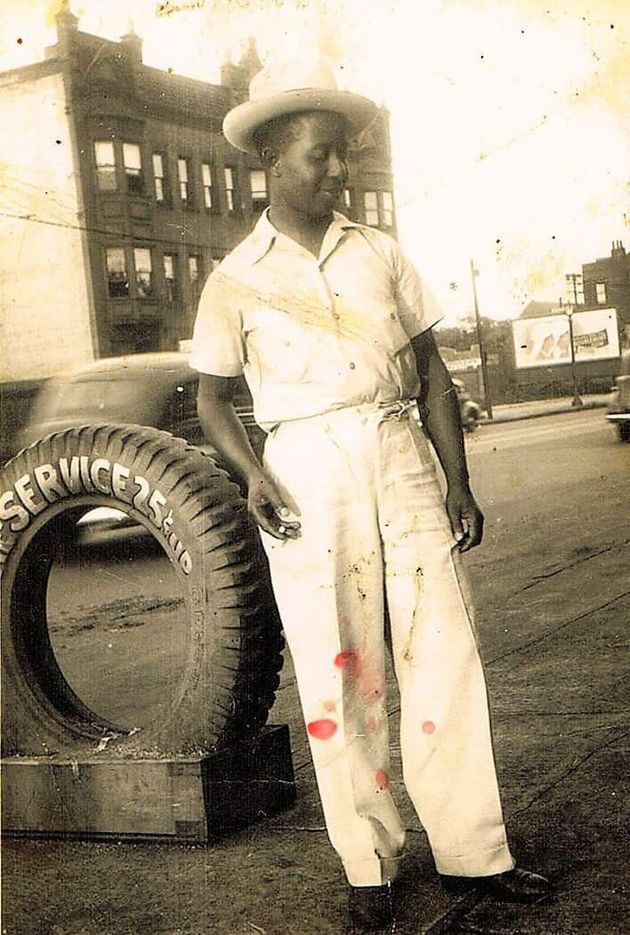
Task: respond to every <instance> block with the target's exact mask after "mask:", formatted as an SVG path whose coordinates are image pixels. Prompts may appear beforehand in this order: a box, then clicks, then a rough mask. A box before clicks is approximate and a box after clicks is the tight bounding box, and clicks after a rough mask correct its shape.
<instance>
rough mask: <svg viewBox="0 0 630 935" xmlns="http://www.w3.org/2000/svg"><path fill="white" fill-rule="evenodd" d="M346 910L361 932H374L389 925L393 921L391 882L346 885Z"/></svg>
mask: <svg viewBox="0 0 630 935" xmlns="http://www.w3.org/2000/svg"><path fill="white" fill-rule="evenodd" d="M348 912H349V914H350V918H351V919H352V921H353V922H354V923H355V925H356V926H357V928H359V930H360V931H362V932H374V931H378V929H382V928H384V927H385V926H387V925H391V924H392V923H393V921H394V894H393V889H392V884H391V883H386V884H385V885H384V886H350V887H348Z"/></svg>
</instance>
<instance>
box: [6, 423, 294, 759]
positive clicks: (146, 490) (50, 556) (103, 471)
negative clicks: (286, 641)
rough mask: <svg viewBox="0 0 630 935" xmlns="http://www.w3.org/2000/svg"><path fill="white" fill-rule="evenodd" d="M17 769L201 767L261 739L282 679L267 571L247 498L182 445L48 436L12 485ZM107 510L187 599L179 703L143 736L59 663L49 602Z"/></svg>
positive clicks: (9, 717) (9, 601) (22, 461)
mask: <svg viewBox="0 0 630 935" xmlns="http://www.w3.org/2000/svg"><path fill="white" fill-rule="evenodd" d="M0 482H1V486H0V562H1V563H2V564H1V571H2V576H1V582H0V589H1V598H2V668H3V693H4V698H3V701H4V711H5V717H4V726H3V751H4V753H5V755H17V754H23V755H37V754H39V755H41V754H46V753H51V752H56V753H60V754H64V753H66V754H68V753H72V754H76V753H77V752H78V751H79V750H81V749H91V750H93V749H94V747H95V745H97V746H98V744H99V742H102V740H103V738H105V737H107V738H108V741H107V743H108V746H107V750H108V753H112V752H114V751H115V752H116V753H120V754H121V755H125V754H130V753H131V752H132V751H133V752H134V753H136V754H138V753H140V752H143V751H160V752H164V753H169V754H170V753H192V752H195V753H199V752H210V751H212V750H216V749H220V748H222V747H224V746H225V745H226V744H228V743H230V742H232V741H234V740H238V739H242V738H245V737H247V736H249V735H251V734H253V733H254V732H256V731H257V730H258V729H259V728H260V727H261V726H262V725H263V724H264V723H265V721H266V719H267V715H268V711H269V709H270V707H271V705H272V704H273V700H274V691H275V689H276V688H277V686H278V682H279V676H278V673H279V671H280V668H281V665H282V657H281V655H280V650H281V649H282V646H283V641H282V636H281V632H280V623H279V618H278V615H277V611H276V608H275V603H274V601H273V598H272V594H271V588H270V584H269V578H268V571H267V566H266V561H265V559H264V556H263V553H262V549H261V547H260V543H259V540H258V535H257V532H256V530H255V528H254V527H253V525H252V523H251V521H250V519H249V517H248V514H247V509H246V504H245V502H244V500H243V499H242V497H241V496H240V494H239V490H238V488H237V486H236V484H234V483H232V482H231V481H230V480H229V479H228V477H227V475H226V474H225V472H223V471H221V470H220V469H219V468H218V467H217V466H216V465H215V463H214V461H213V460H212V459H211V458H209V457H207V456H205V455H203V454H202V453H201V452H200V451H199V450H198V449H196V448H193V447H191V446H190V445H188V443H187V442H185V441H184V440H183V439H180V438H174V437H172V436H171V435H169V434H167V433H166V432H160V431H157V430H155V429H149V428H144V427H141V426H133V425H131V426H130V425H124V426H123V425H93V426H86V427H83V428H79V429H70V430H67V431H64V432H60V433H56V434H53V435H49V436H47V437H46V438H44V439H42V440H41V441H39V442H37V443H35V444H33V445H31V446H30V447H29V448H26V449H24V450H23V451H21V452H20V453H19V454H17V455H16V456H15V458H13V459H12V460H11V461H9V462H8V463H7V464H6V465H5V466H4V467H3V469H2V471H1V472H0ZM96 506H108V507H113V508H115V509H121V510H124V511H125V512H127V513H128V514H129V516H130V517H131V518H132V519H133V520H134V521H135V522H138V523H141V524H143V525H144V526H145V527H146V528H147V529H149V530H150V531H151V533H152V534H153V536H154V537H155V538H156V539H157V541H158V542H159V544H160V545H161V547H162V549H163V550H164V552H165V553H166V555H167V556H168V558H169V560H170V562H171V564H172V566H173V567H174V569H175V573H176V575H177V577H178V580H179V583H180V585H181V593H182V597H183V603H184V607H185V620H186V628H185V633H184V634H183V639H185V642H186V662H185V666H184V671H183V675H182V676H181V683H180V684H178V685H177V686H175V691H174V692H173V693H172V696H171V697H172V701H171V702H169V704H168V705H165V706H164V707H165V708H167V710H165V711H161V712H160V714H159V715H156V716H155V718H154V720H152V721H150V722H149V723H147V724H146V726H145V727H143V728H142V729H141V730H140V731H137V732H134V731H128V730H125V729H122V728H117V727H116V725H112V724H110V723H107V722H106V721H104V720H103V719H102V718H101V717H100V716H98V715H96V714H95V713H94V712H93V711H91V710H90V709H89V708H88V707H87V706H86V705H85V704H84V702H83V701H82V700H81V699H80V698H79V697H77V695H76V694H75V693H74V691H73V690H72V688H71V687H70V685H69V684H68V682H67V681H66V679H65V677H64V674H63V672H62V671H61V668H60V666H59V664H58V662H57V659H56V658H55V655H54V652H53V649H52V646H51V641H50V637H49V632H48V623H47V613H46V592H47V585H48V577H49V575H50V569H51V566H52V563H53V560H54V557H55V555H56V554H57V553H58V551H59V549H61V548H62V547H63V543H64V540H65V539H66V537H67V536H68V534H69V533H70V532H71V531H72V530H73V529H74V524H75V523H76V520H77V519H78V518H79V517H80V516H81V515H82V514H84V513H85V512H86V511H87V510H90V509H93V508H94V507H96Z"/></svg>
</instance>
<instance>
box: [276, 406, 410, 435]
mask: <svg viewBox="0 0 630 935" xmlns="http://www.w3.org/2000/svg"><path fill="white" fill-rule="evenodd" d="M417 406H418V403H417V400H415V399H395V400H389V402H386V403H376V402H374V403H357V404H356V405H353V406H340V407H339V409H330V410H328V411H327V412H318V413H316V414H314V415H312V416H304V417H303V418H300V419H283V421H282V422H276V423H266V424H265V425H263V426H262V428H264V430H265V431H266V432H267V433H268V434H271V433H272V432H274V431H275V430H276V429H277V428H280V426H282V425H300V424H302V425H303V424H306V423H308V422H310V421H311V420H318V419H335V418H344V416H348V417H350V416H352V414H355V415H364V416H365V415H374V416H377V417H378V421H379V422H386V421H387V422H389V421H394V422H400V421H401V419H408V418H409V417H410V415H411V416H413V414H414V413H417Z"/></svg>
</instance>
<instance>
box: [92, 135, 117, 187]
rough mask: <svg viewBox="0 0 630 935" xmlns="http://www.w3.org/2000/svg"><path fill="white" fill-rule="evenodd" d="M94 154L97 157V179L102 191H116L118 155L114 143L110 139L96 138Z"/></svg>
mask: <svg viewBox="0 0 630 935" xmlns="http://www.w3.org/2000/svg"><path fill="white" fill-rule="evenodd" d="M94 156H95V158H96V180H97V183H98V187H99V190H100V191H102V192H115V191H116V189H117V187H118V186H117V184H116V156H115V154H114V144H113V143H112V142H111V141H110V140H96V141H95V143H94Z"/></svg>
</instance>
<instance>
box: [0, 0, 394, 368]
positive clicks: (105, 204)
mask: <svg viewBox="0 0 630 935" xmlns="http://www.w3.org/2000/svg"><path fill="white" fill-rule="evenodd" d="M57 34H58V41H57V43H56V45H54V46H52V47H51V48H49V49H48V50H47V54H46V58H45V60H44V61H42V62H39V63H36V64H33V65H29V66H25V67H22V68H19V69H14V70H12V71H9V72H5V73H3V74H1V75H0V106H2V107H3V110H4V112H5V115H6V116H5V120H8V122H9V123H8V125H10V126H11V127H12V128H14V138H13V140H12V141H11V147H10V148H8V149H7V153H6V154H3V157H2V158H3V161H4V162H5V164H7V160H8V161H9V163H11V162H12V165H11V170H10V172H9V174H8V177H9V179H10V178H11V177H13V179H14V183H13V184H10V183H9V187H7V183H6V182H5V185H4V187H3V189H2V190H0V195H4V198H3V209H2V210H3V213H4V214H5V218H6V219H7V224H8V234H9V236H8V238H7V240H6V241H5V244H4V247H0V286H1V287H2V296H3V299H2V301H3V311H4V316H3V317H4V325H3V332H4V333H3V335H2V339H3V343H4V346H5V348H7V347H9V348H10V349H11V353H10V354H9V355H8V356H9V358H10V359H8V360H7V361H6V363H5V368H4V372H3V374H2V376H1V377H0V379H4V380H17V379H23V378H27V377H28V378H38V377H45V376H49V375H50V374H51V373H54V372H55V371H56V370H58V369H60V368H61V367H62V366H68V365H72V364H75V363H80V362H83V361H85V360H89V359H91V358H92V357H102V356H106V355H110V354H123V353H131V352H137V351H148V350H157V349H168V348H174V347H177V344H178V341H179V340H181V339H183V338H187V337H189V336H190V333H191V329H192V323H193V320H194V314H195V309H196V303H197V299H198V296H199V292H200V289H201V286H202V284H203V281H204V279H205V277H206V276H207V275H208V273H209V271H210V270H211V269H212V267H213V266H214V265H215V264H216V263H217V262H218V261H219V260H220V259H221V258H222V257H223V256H225V254H226V253H227V252H228V251H229V250H230V249H231V248H232V247H233V246H234V245H235V244H236V243H237V242H238V241H239V240H241V239H242V237H243V236H244V235H245V234H246V233H247V232H248V231H249V230H250V229H251V227H252V225H253V223H254V222H255V220H256V218H257V216H258V215H259V214H260V212H261V211H262V210H263V209H264V207H265V206H266V204H267V178H266V175H265V172H264V171H263V170H262V169H261V166H260V164H259V163H258V161H257V159H256V157H252V156H249V155H247V154H243V153H239V152H237V151H236V150H235V149H233V148H232V147H231V146H230V145H229V144H228V143H227V141H226V140H225V139H224V137H223V135H222V132H221V125H222V121H223V117H224V115H225V114H226V112H227V111H228V110H229V109H230V108H231V107H232V106H234V104H236V103H239V102H240V101H242V100H244V99H246V97H247V87H248V84H249V80H250V78H251V77H252V75H253V74H254V73H255V72H256V71H257V70H258V69H259V67H260V62H259V60H258V57H257V54H256V50H255V47H254V46H253V45H250V47H249V49H248V51H247V53H246V54H245V56H244V57H243V59H242V60H241V61H240V62H239V63H238V64H236V65H235V64H232V63H228V64H226V65H224V66H223V68H222V73H221V83H220V84H218V85H213V84H208V83H206V82H202V81H197V80H193V79H189V78H184V77H181V76H177V75H173V74H169V73H167V72H163V71H160V70H158V69H155V68H151V67H148V66H147V65H145V64H143V62H142V43H141V40H140V39H139V38H138V37H137V36H135V35H133V34H130V35H127V36H124V37H123V38H122V39H121V40H120V42H112V41H109V40H106V39H103V38H100V37H97V36H93V35H89V34H87V33H83V32H80V31H79V30H78V20H77V18H76V17H75V16H73V15H72V13H70V12H69V10H68V9H63V10H62V11H61V12H60V13H59V14H58V16H57ZM5 125H6V124H5ZM343 200H344V203H343V204H342V205H340V210H342V211H344V213H346V214H347V215H348V216H349V217H351V218H352V219H353V220H358V221H361V222H364V223H367V224H370V225H373V226H377V227H380V228H381V229H384V230H389V231H390V232H392V233H394V232H395V221H394V213H393V199H392V176H391V153H390V142H389V117H388V114H387V112H386V111H385V110H381V111H380V112H379V114H378V116H377V119H376V120H375V122H374V123H373V125H372V126H371V127H370V128H369V129H368V130H367V131H365V133H364V134H363V135H362V136H361V137H360V138H359V140H358V141H357V142H356V144H355V145H354V146H353V147H352V148H351V151H350V154H349V178H348V186H347V189H346V190H345V192H344V199H343ZM7 205H8V207H7ZM5 208H6V209H7V210H4V209H5Z"/></svg>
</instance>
